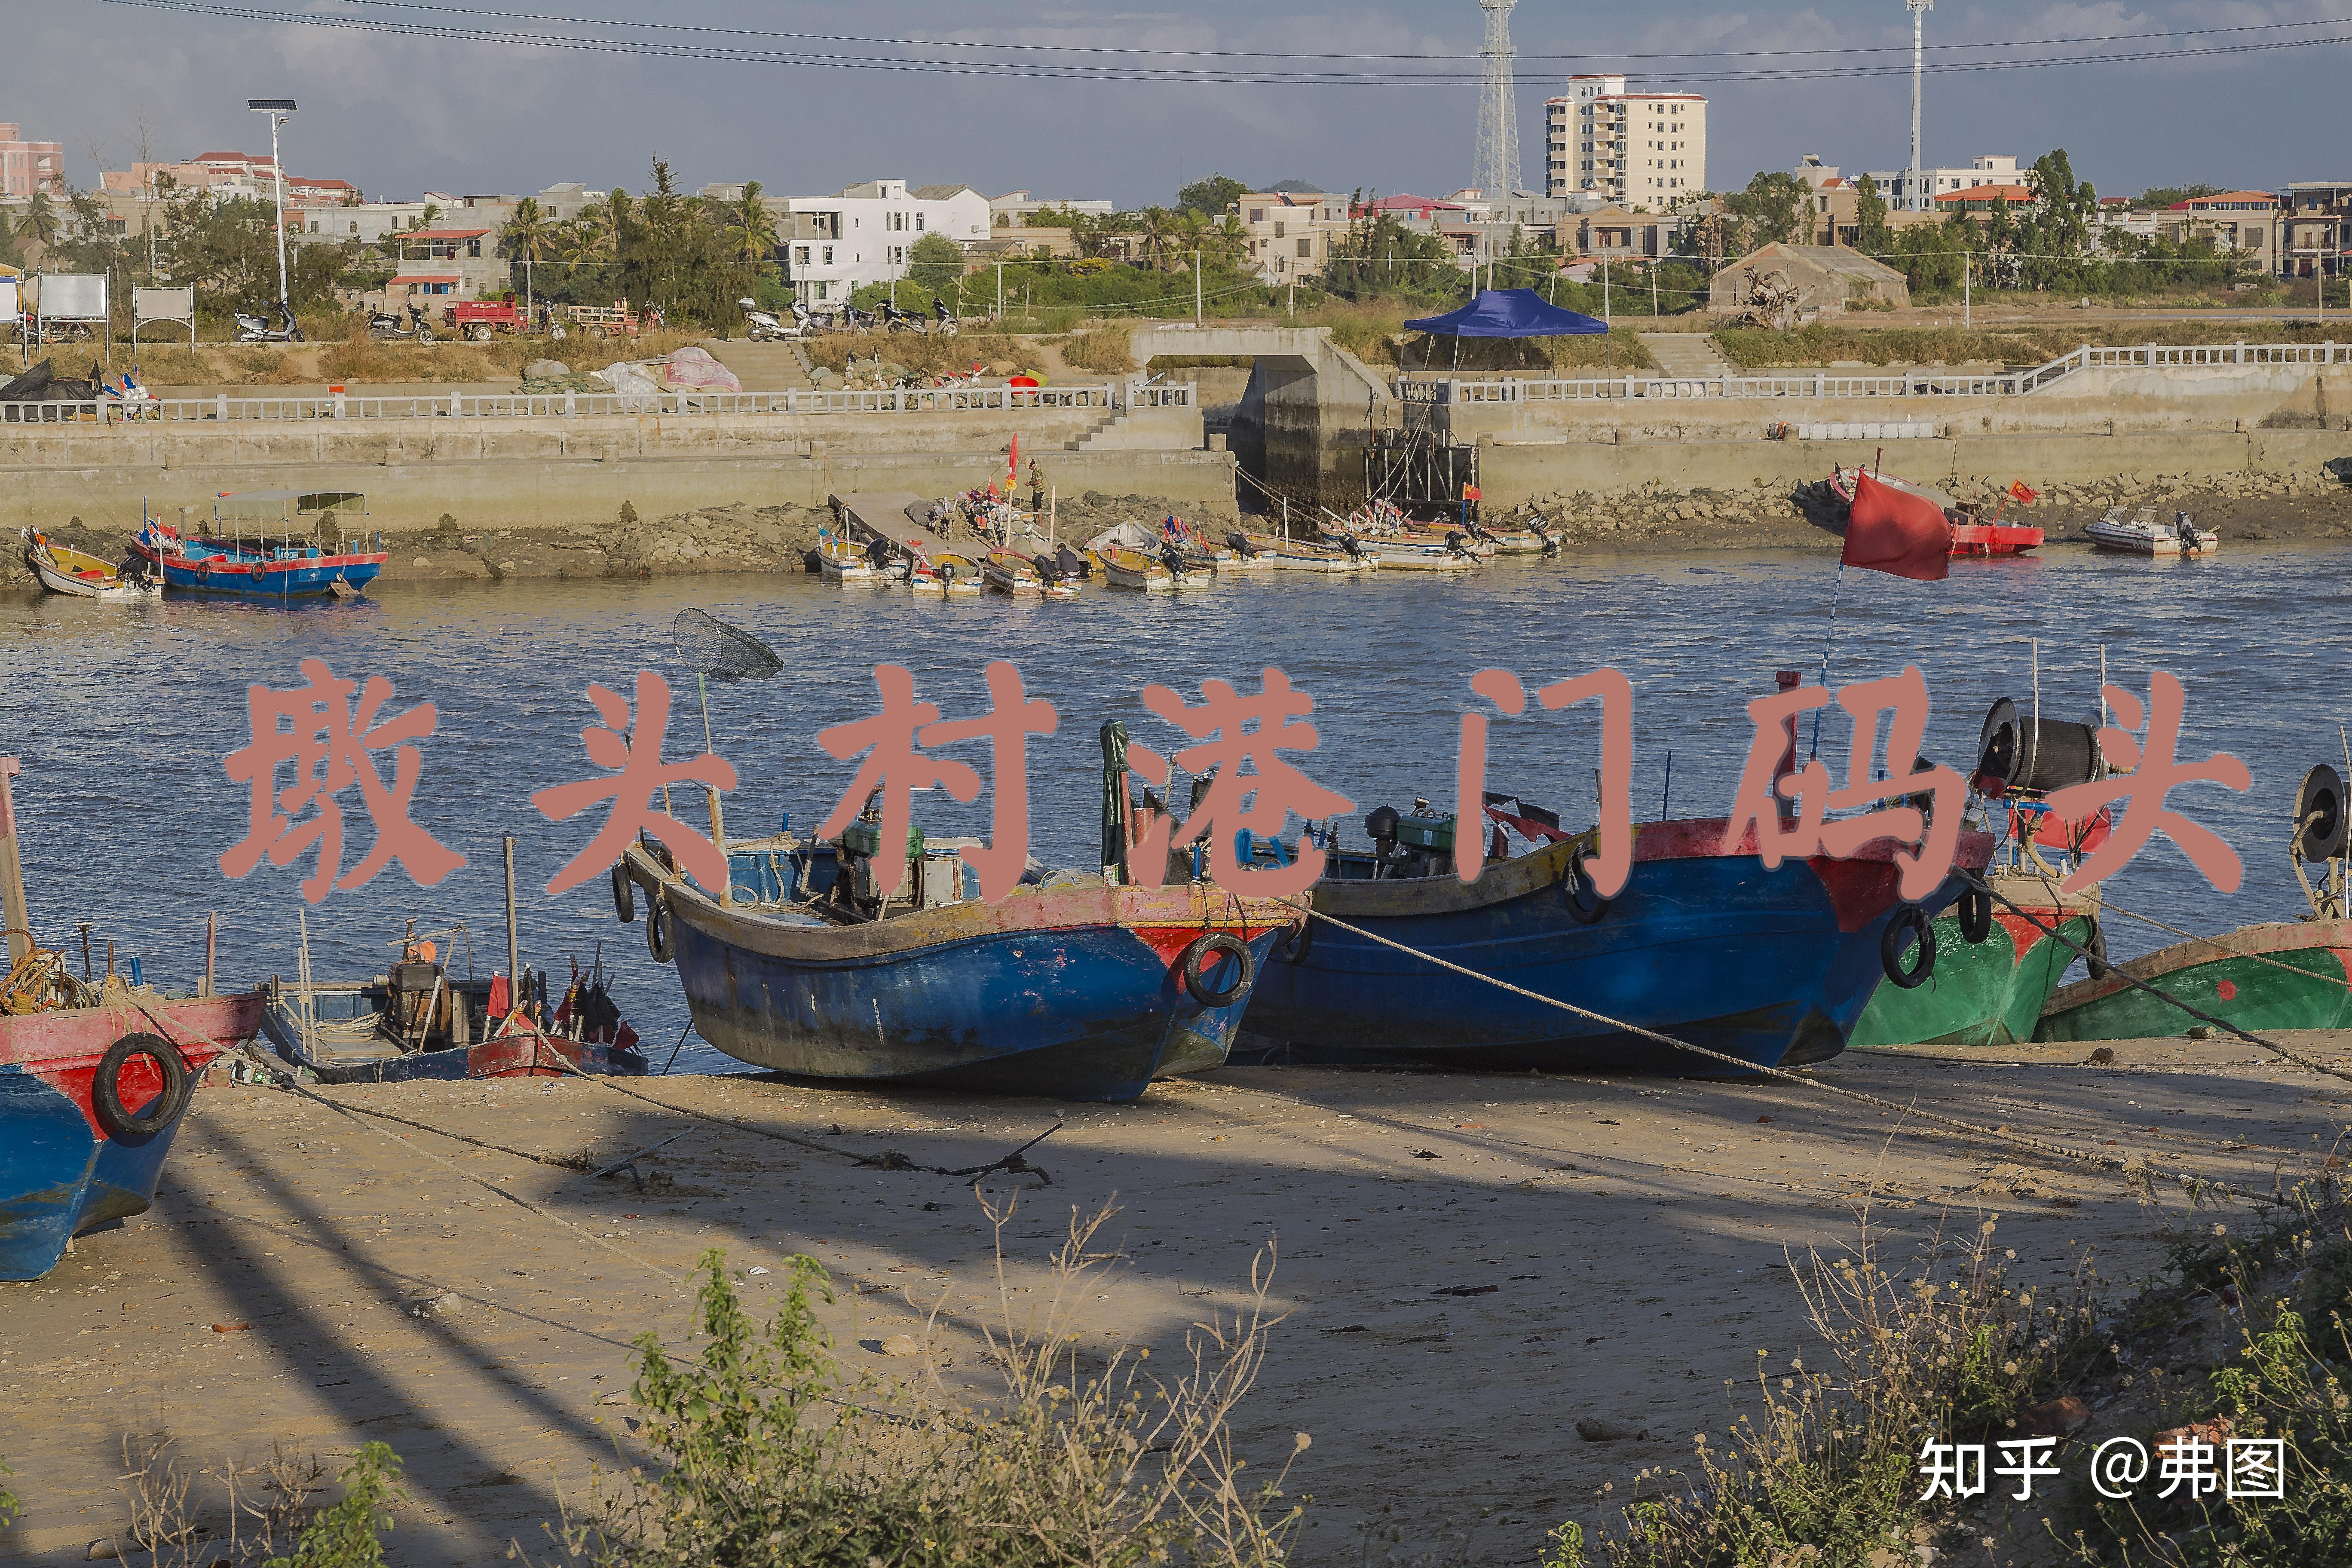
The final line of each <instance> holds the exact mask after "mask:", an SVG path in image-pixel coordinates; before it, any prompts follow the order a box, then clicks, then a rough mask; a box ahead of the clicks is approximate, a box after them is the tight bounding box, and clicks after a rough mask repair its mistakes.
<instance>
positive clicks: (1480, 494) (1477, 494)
mask: <svg viewBox="0 0 2352 1568" xmlns="http://www.w3.org/2000/svg"><path fill="white" fill-rule="evenodd" d="M1462 499H1463V500H1486V492H1484V491H1483V490H1481V489H1479V488H1478V487H1477V486H1476V485H1464V486H1463V487H1462Z"/></svg>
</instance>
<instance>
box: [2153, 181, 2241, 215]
mask: <svg viewBox="0 0 2352 1568" xmlns="http://www.w3.org/2000/svg"><path fill="white" fill-rule="evenodd" d="M2218 195H2221V186H2219V185H2209V184H2206V183H2205V182H2204V181H2202V180H2200V181H2198V182H2197V183H2196V184H2193V185H2150V186H2149V187H2148V188H2147V189H2146V190H2144V191H2142V192H2141V193H2140V194H2139V195H2138V196H2137V197H2136V198H2134V200H2133V202H2132V205H2134V206H2136V207H2141V208H2149V207H2153V208H2156V209H2157V210H2158V211H2161V210H2162V209H2164V208H2166V207H2168V206H2170V205H2173V204H2174V203H2175V202H2193V201H2195V200H2196V199H2197V198H2198V197H2199V196H2218Z"/></svg>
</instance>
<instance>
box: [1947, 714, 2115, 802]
mask: <svg viewBox="0 0 2352 1568" xmlns="http://www.w3.org/2000/svg"><path fill="white" fill-rule="evenodd" d="M1977 758H1978V761H1977V776H1978V777H1979V778H1986V777H1990V778H1995V779H1999V780H2000V782H2001V784H2003V786H2004V787H2005V788H2007V789H2008V790H2010V791H2011V792H2014V791H2018V790H2032V791H2035V792H2047V791H2050V790H2058V789H2064V788H2065V787H2066V786H2067V785H2069V784H2088V783H2089V782H2090V781H2091V780H2092V779H2094V778H2096V777H2097V776H2098V767H2099V735H2098V731H2096V730H2095V729H2093V728H2092V727H2091V726H2090V725H2088V724H2070V723H2067V722H2066V721H2063V720H2058V719H2033V718H2028V717H2026V716H2024V715H2022V714H2021V713H2019V712H2018V710H2017V704H2016V702H2015V701H2013V700H2011V699H2009V698H2006V697H2004V698H2002V699H2001V700H2000V701H1998V702H1996V703H1994V704H1993V705H1992V711H1991V712H1990V713H1988V714H1986V715H1985V721H1984V731H1983V734H1982V735H1981V737H1980V738H1979V740H1978V742H1977Z"/></svg>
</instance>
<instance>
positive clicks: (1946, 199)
mask: <svg viewBox="0 0 2352 1568" xmlns="http://www.w3.org/2000/svg"><path fill="white" fill-rule="evenodd" d="M2032 205H2033V187H2032V185H1970V186H1969V188H1968V189H1967V190H1964V191H1947V192H1945V193H1944V194H1943V195H1940V196H1937V198H1936V210H1937V212H1938V213H1940V214H1942V215H1944V216H1947V217H1948V216H1951V215H1952V214H1954V213H1989V212H1991V211H1993V210H1994V209H1995V208H1997V207H1998V208H2002V209H2006V208H2010V207H2030V206H2032Z"/></svg>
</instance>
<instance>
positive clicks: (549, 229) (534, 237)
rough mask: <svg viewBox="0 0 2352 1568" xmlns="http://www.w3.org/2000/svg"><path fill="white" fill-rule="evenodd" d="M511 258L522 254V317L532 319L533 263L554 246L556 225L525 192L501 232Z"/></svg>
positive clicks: (500, 241) (533, 197)
mask: <svg viewBox="0 0 2352 1568" xmlns="http://www.w3.org/2000/svg"><path fill="white" fill-rule="evenodd" d="M499 243H500V244H502V245H504V246H505V247H506V251H507V255H508V256H509V258H513V257H520V258H522V312H523V320H524V321H529V320H530V268H531V263H533V262H535V261H537V260H538V259H539V258H541V256H543V255H545V254H547V253H548V252H550V251H551V250H552V249H553V248H554V243H555V225H554V223H553V222H552V221H551V219H550V218H549V217H548V216H547V215H546V214H545V213H543V212H541V210H540V206H539V198H538V197H537V196H525V197H523V199H522V200H520V201H519V202H517V203H516V204H515V210H514V216H512V217H510V218H509V219H507V226H506V227H505V229H504V230H503V231H501V232H500V234H499Z"/></svg>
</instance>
